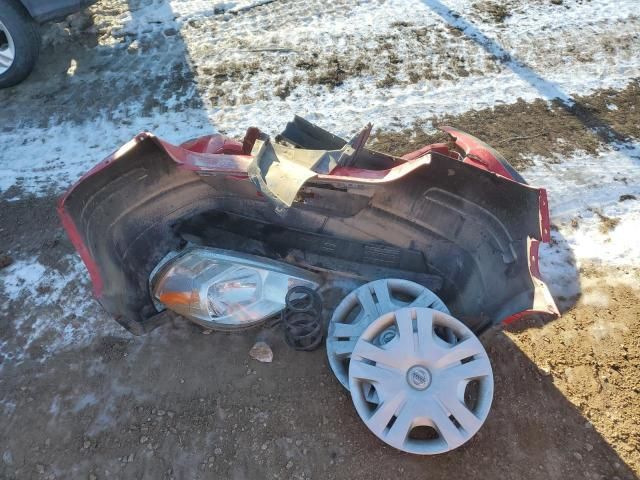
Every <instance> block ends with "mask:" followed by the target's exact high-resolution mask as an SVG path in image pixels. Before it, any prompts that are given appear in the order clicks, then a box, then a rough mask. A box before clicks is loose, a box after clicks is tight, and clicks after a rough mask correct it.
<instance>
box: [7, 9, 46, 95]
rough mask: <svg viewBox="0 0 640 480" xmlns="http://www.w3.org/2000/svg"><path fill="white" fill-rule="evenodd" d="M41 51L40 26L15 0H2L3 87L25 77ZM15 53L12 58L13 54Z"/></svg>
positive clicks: (9, 85)
mask: <svg viewBox="0 0 640 480" xmlns="http://www.w3.org/2000/svg"><path fill="white" fill-rule="evenodd" d="M39 52H40V30H39V28H38V24H37V23H36V22H35V21H34V20H33V19H32V18H31V16H30V15H29V13H28V12H27V11H26V10H25V9H24V8H23V7H22V5H20V4H18V3H17V2H15V1H14V0H0V55H2V54H4V55H2V58H1V59H0V60H4V62H0V88H5V87H11V86H12V85H15V84H17V83H20V82H21V81H22V80H24V79H25V78H26V77H27V76H28V75H29V74H30V73H31V70H33V66H34V65H35V63H36V60H37V58H38V53H39ZM12 57H13V58H12Z"/></svg>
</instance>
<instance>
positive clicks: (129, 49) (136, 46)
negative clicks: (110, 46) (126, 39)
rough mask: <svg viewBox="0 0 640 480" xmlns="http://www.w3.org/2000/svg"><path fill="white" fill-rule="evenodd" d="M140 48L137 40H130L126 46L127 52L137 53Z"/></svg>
mask: <svg viewBox="0 0 640 480" xmlns="http://www.w3.org/2000/svg"><path fill="white" fill-rule="evenodd" d="M138 50H140V42H138V40H134V41H133V42H131V45H129V46H128V47H127V52H129V53H137V52H138Z"/></svg>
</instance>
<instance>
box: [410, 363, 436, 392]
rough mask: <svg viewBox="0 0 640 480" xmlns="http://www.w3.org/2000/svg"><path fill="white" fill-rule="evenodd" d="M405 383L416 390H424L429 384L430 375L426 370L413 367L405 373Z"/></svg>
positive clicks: (416, 366)
mask: <svg viewBox="0 0 640 480" xmlns="http://www.w3.org/2000/svg"><path fill="white" fill-rule="evenodd" d="M407 382H408V383H409V385H411V386H412V387H413V388H415V389H416V390H424V389H425V388H427V387H428V386H429V385H430V384H431V373H429V370H427V369H426V368H424V367H422V366H420V365H415V366H413V367H411V368H410V369H409V371H408V372H407Z"/></svg>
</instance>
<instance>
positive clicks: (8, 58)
mask: <svg viewBox="0 0 640 480" xmlns="http://www.w3.org/2000/svg"><path fill="white" fill-rule="evenodd" d="M15 57H16V47H15V44H14V43H13V38H12V37H11V34H10V33H9V29H8V28H7V27H5V25H4V23H2V22H0V75H2V74H3V73H5V72H6V71H7V70H9V68H11V65H13V60H14V59H15Z"/></svg>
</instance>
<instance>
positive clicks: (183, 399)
mask: <svg viewBox="0 0 640 480" xmlns="http://www.w3.org/2000/svg"><path fill="white" fill-rule="evenodd" d="M253 340H254V336H253V335H251V334H241V335H238V334H236V335H227V334H218V333H213V334H211V335H202V334H201V333H200V331H199V329H198V328H196V327H194V326H191V325H190V324H188V323H186V322H184V321H177V322H176V323H174V324H173V325H172V326H167V327H165V328H162V329H159V330H156V331H155V332H153V333H152V334H150V335H149V336H147V337H144V338H132V339H130V340H126V339H121V338H101V339H98V340H96V342H94V344H93V345H91V346H90V347H88V348H86V349H83V350H80V351H75V352H68V353H63V354H61V355H58V356H56V357H55V358H54V359H52V360H51V361H50V362H48V363H47V364H40V363H38V362H29V363H28V364H26V365H22V366H20V367H14V366H10V365H7V366H6V367H5V368H6V370H5V374H4V378H5V381H4V386H3V390H4V391H5V392H8V393H7V395H6V396H5V400H4V405H5V421H4V422H3V427H2V432H1V433H2V439H3V440H2V442H1V443H2V450H3V451H4V452H5V460H6V458H9V457H10V458H11V462H9V463H8V462H6V461H5V463H4V464H3V465H2V468H1V469H0V472H2V475H3V478H24V477H26V476H28V475H35V474H37V472H38V471H41V470H42V471H44V472H45V474H46V473H50V472H73V474H74V475H73V476H74V477H81V476H84V477H86V476H87V475H89V474H95V475H96V476H97V477H98V478H102V477H104V476H106V477H107V478H115V477H118V478H119V477H127V478H130V477H141V478H155V479H160V478H274V477H279V478H302V477H303V476H304V477H305V478H351V479H359V478H362V479H369V478H392V477H395V476H402V477H405V478H422V477H424V476H425V475H428V476H429V477H430V478H458V477H461V478H476V477H479V476H482V477H486V478H528V479H538V478H539V479H545V480H547V479H569V478H598V479H601V478H611V479H613V478H619V479H632V478H635V476H634V474H633V472H632V471H631V470H630V469H629V468H628V467H627V466H626V465H625V463H624V462H623V461H622V460H621V459H620V458H619V456H618V454H617V453H616V452H615V451H614V450H613V449H612V448H611V446H610V445H609V444H608V443H607V441H606V440H605V439H603V438H602V437H601V436H600V435H599V434H598V433H597V432H596V431H595V430H594V428H593V427H592V426H591V424H589V423H588V422H587V421H586V420H585V419H584V417H583V416H582V415H581V414H580V412H578V411H577V410H576V408H575V407H574V406H573V405H572V404H570V403H569V402H568V401H567V400H566V399H565V398H564V396H563V395H562V394H561V393H560V392H559V391H558V390H557V389H556V387H555V386H554V385H553V381H552V378H551V377H550V376H546V374H545V373H544V372H541V371H539V370H538V368H537V367H536V366H535V365H534V364H533V363H532V362H531V361H530V360H529V359H528V358H527V357H525V356H524V355H523V354H522V352H521V351H520V350H519V349H518V348H517V347H516V346H515V345H514V344H513V343H512V342H511V341H510V340H509V339H508V338H507V337H506V336H505V335H504V334H503V333H501V332H500V331H497V330H495V331H490V332H489V333H487V334H486V337H485V344H486V345H487V349H488V352H489V354H490V356H491V360H492V364H493V366H494V373H495V392H496V394H495V398H494V405H493V407H492V411H491V413H490V416H489V418H488V420H487V422H486V423H485V425H484V427H483V428H482V429H481V431H480V432H479V433H478V435H477V436H476V437H474V438H473V439H472V440H471V441H470V442H469V443H468V444H467V445H466V446H464V447H462V448H460V449H459V450H456V451H454V452H451V453H449V454H446V455H440V456H435V457H417V456H412V455H408V454H403V453H400V452H398V451H396V450H394V449H392V448H389V447H387V446H385V445H384V444H382V443H381V442H379V441H378V440H377V439H376V438H375V437H374V436H373V435H372V434H371V433H369V432H368V431H367V429H366V428H365V427H364V425H363V424H362V423H361V421H360V420H359V418H358V416H357V414H356V413H355V410H354V409H353V407H352V405H351V401H350V399H349V396H348V394H347V392H346V391H344V390H343V389H342V387H341V386H340V385H339V384H338V383H337V382H336V381H335V379H334V378H333V377H332V374H331V371H330V369H329V367H328V365H327V361H326V358H325V354H324V351H323V350H319V351H317V352H314V353H310V354H307V353H300V352H294V351H291V350H289V349H288V347H286V345H285V344H284V342H283V341H282V340H280V339H279V338H278V339H276V338H274V339H273V340H274V352H275V361H274V362H273V363H272V364H260V363H257V362H255V361H249V360H248V356H247V352H248V350H249V348H250V347H251V345H252V343H253ZM8 404H10V405H12V407H11V408H10V409H9V410H10V411H7V405H8ZM7 452H8V453H7Z"/></svg>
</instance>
